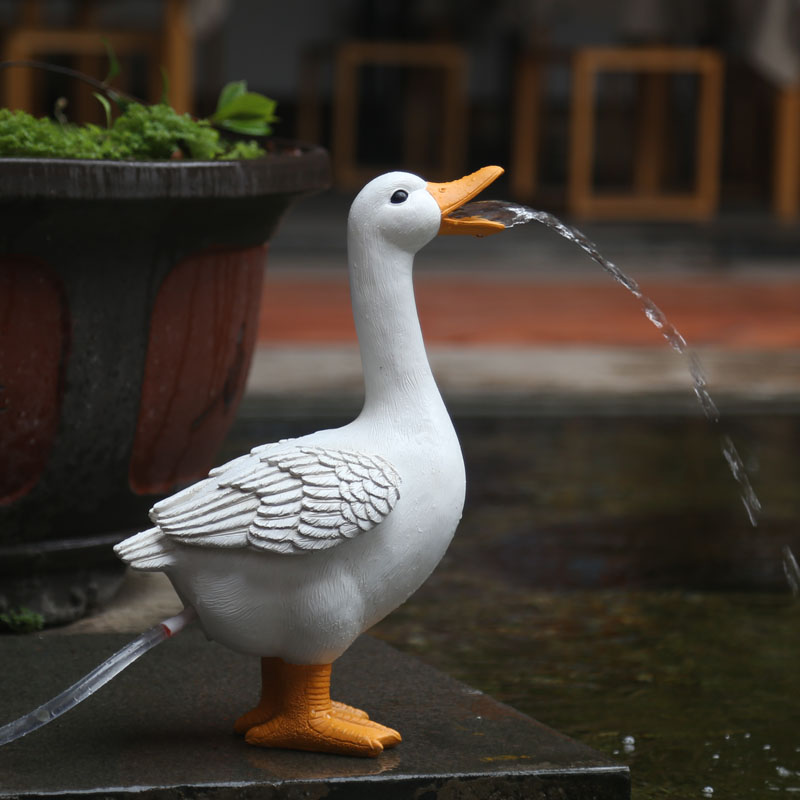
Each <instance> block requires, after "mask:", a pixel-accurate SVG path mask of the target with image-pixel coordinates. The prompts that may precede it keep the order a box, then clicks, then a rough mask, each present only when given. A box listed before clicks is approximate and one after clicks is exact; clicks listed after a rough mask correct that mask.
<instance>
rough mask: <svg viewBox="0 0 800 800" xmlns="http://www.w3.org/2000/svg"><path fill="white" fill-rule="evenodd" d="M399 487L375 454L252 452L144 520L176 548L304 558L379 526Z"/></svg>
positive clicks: (298, 450)
mask: <svg viewBox="0 0 800 800" xmlns="http://www.w3.org/2000/svg"><path fill="white" fill-rule="evenodd" d="M399 487H400V476H399V474H398V473H397V471H396V470H395V469H394V467H392V465H391V464H390V463H389V462H388V461H386V460H385V459H383V458H381V457H380V456H374V455H366V454H364V453H359V452H356V451H350V450H331V449H326V448H322V447H294V448H290V449H281V450H280V451H279V452H277V453H276V452H274V450H273V448H257V449H256V450H254V451H253V452H252V453H250V454H249V455H246V456H242V457H241V458H238V459H236V460H234V461H231V462H230V463H228V464H226V465H224V466H222V467H218V468H217V469H214V470H212V471H211V473H210V474H209V477H208V478H207V479H206V480H204V481H200V482H199V483H197V484H195V485H194V486H190V487H189V488H188V489H185V490H184V491H182V492H179V493H178V494H175V495H173V496H172V497H168V498H166V499H165V500H162V501H161V502H160V503H158V504H156V505H155V506H154V507H153V509H152V511H151V512H150V516H151V519H152V520H153V522H154V523H155V524H156V525H157V526H158V528H159V529H160V531H161V533H162V534H164V535H166V536H167V537H169V538H170V539H173V540H177V541H179V542H181V543H183V544H189V545H196V546H201V547H253V548H256V549H258V550H264V551H268V552H273V553H285V554H297V553H308V552H313V551H316V550H325V549H328V548H330V547H335V546H336V545H337V544H340V543H341V542H343V541H346V540H347V539H352V538H354V537H355V536H358V535H359V534H361V533H365V532H366V531H369V530H371V529H372V528H374V527H375V526H376V525H378V524H380V523H381V522H382V521H383V520H384V519H385V518H386V517H387V516H388V515H389V514H390V513H391V511H392V509H393V508H394V506H395V504H396V503H397V500H398V499H399V497H400V492H399Z"/></svg>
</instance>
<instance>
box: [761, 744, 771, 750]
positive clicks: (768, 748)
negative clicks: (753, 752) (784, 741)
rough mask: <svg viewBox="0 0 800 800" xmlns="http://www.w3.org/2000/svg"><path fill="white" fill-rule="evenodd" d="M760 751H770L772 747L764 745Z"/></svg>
mask: <svg viewBox="0 0 800 800" xmlns="http://www.w3.org/2000/svg"><path fill="white" fill-rule="evenodd" d="M761 749H762V750H772V745H771V744H765V745H764V746H763V747H762V748H761Z"/></svg>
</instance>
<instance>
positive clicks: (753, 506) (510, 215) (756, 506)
mask: <svg viewBox="0 0 800 800" xmlns="http://www.w3.org/2000/svg"><path fill="white" fill-rule="evenodd" d="M476 215H477V216H482V217H484V218H486V219H492V220H497V221H498V222H502V223H503V224H504V225H506V227H512V226H514V225H521V224H524V223H526V222H531V221H536V222H540V223H541V224H542V225H544V226H545V227H547V228H549V229H550V230H552V231H555V232H556V233H558V234H559V235H560V236H562V237H563V238H565V239H566V240H567V241H570V242H572V243H573V244H576V245H577V246H578V247H580V248H581V249H582V250H583V251H584V252H585V253H586V254H587V255H588V256H589V258H591V259H592V260H593V261H594V262H596V263H597V264H599V265H600V267H601V268H602V269H603V270H604V271H605V272H607V273H608V274H609V275H610V276H611V277H612V278H613V279H614V280H615V281H616V282H617V283H619V284H620V285H621V286H623V287H624V288H626V289H627V290H628V291H629V292H630V293H631V294H632V295H633V296H634V297H636V298H637V299H638V300H639V303H640V305H641V307H642V310H643V311H644V314H645V316H646V317H647V319H648V320H649V321H650V322H651V323H652V324H653V325H655V327H656V328H657V329H658V330H659V331H660V332H661V335H662V336H663V337H664V339H665V340H666V342H667V344H669V346H670V347H671V348H672V349H673V350H675V351H676V352H677V353H679V354H680V355H682V356H683V357H684V358H686V359H687V362H688V367H689V373H690V374H691V376H692V384H693V389H694V393H695V395H696V397H697V400H698V402H699V404H700V407H701V408H702V410H703V414H705V416H706V418H707V419H708V420H710V421H711V422H718V421H719V411H718V410H717V407H716V405H715V404H714V401H713V400H712V399H711V395H710V394H709V392H708V390H707V389H706V384H707V380H706V374H705V370H704V369H703V367H702V365H701V364H700V361H699V359H698V358H697V356H696V355H695V354H694V353H691V352H690V351H689V349H688V345H687V343H686V339H684V338H683V336H682V335H681V333H680V331H678V329H677V328H676V327H675V326H674V325H673V324H672V323H671V322H669V320H668V319H667V317H666V315H665V314H664V313H663V312H662V311H661V309H660V308H659V307H658V306H657V305H656V304H655V303H654V302H653V301H652V300H651V299H650V298H649V297H647V296H646V295H645V294H643V293H642V291H641V289H640V288H639V284H638V283H636V281H635V280H634V279H633V278H631V277H630V276H629V275H626V274H625V273H624V272H623V271H622V270H621V269H620V268H619V267H618V266H617V265H616V264H615V263H614V262H613V261H611V260H610V259H608V258H606V257H605V256H604V255H603V254H602V253H601V252H600V251H599V250H598V248H597V245H595V244H594V242H592V241H591V239H589V238H588V237H587V236H585V235H584V234H583V233H581V231H579V230H577V228H572V227H570V226H569V225H565V224H564V223H563V222H562V221H561V220H560V219H558V218H557V217H554V216H553V215H552V214H549V213H548V212H546V211H537V210H536V209H533V208H529V207H528V206H521V205H517V204H515V203H507V202H504V201H499V200H486V201H477V202H474V203H467V204H466V205H464V206H462V207H461V208H460V209H458V210H457V211H454V212H453V214H452V215H451V216H454V217H455V216H476ZM723 454H724V455H725V459H726V461H727V462H728V466H729V468H730V470H731V473H732V474H733V477H734V479H735V480H736V481H737V483H738V484H739V490H740V495H741V498H742V503H743V504H744V508H745V512H746V513H747V516H748V518H749V520H750V523H751V524H752V525H753V526H754V527H755V526H756V525H757V524H758V515H759V512H760V511H761V503H760V502H759V500H758V497H757V496H756V493H755V492H754V491H753V487H752V486H751V485H750V480H749V478H748V477H747V472H746V470H745V468H744V465H743V464H742V463H741V459H740V458H739V454H738V453H737V452H736V448H735V447H734V446H733V442H731V441H730V439H729V438H728V437H725V439H724V440H723ZM798 575H800V573H798ZM798 580H800V578H799V579H798Z"/></svg>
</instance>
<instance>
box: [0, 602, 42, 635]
mask: <svg viewBox="0 0 800 800" xmlns="http://www.w3.org/2000/svg"><path fill="white" fill-rule="evenodd" d="M42 628H44V617H43V616H42V615H41V614H39V613H37V612H36V611H31V609H29V608H25V607H22V608H11V609H9V610H8V611H6V612H5V613H2V614H0V631H10V632H11V633H35V632H36V631H40V630H42Z"/></svg>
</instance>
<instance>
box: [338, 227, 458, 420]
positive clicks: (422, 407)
mask: <svg viewBox="0 0 800 800" xmlns="http://www.w3.org/2000/svg"><path fill="white" fill-rule="evenodd" d="M380 244H381V246H380V247H378V246H375V245H376V243H373V246H372V247H370V246H369V243H362V242H355V243H354V242H353V241H352V240H351V242H350V243H349V250H350V287H351V296H352V302H353V316H354V318H355V324H356V332H357V333H358V341H359V347H360V349H361V362H362V366H363V370H364V388H365V400H364V411H363V414H366V415H373V414H374V415H378V416H381V417H383V416H387V415H388V416H390V417H392V418H394V419H397V418H399V417H406V416H409V417H413V416H415V415H416V416H418V417H419V418H423V417H425V416H427V415H428V414H429V412H430V411H431V410H432V408H435V409H439V408H442V409H443V404H442V400H441V397H440V395H439V390H438V389H437V387H436V383H435V381H434V379H433V374H432V372H431V368H430V365H429V363H428V357H427V354H426V352H425V345H424V342H423V340H422V331H421V330H420V326H419V318H418V316H417V308H416V303H415V300H414V286H413V282H412V266H413V261H414V257H413V255H411V254H409V253H407V252H405V251H403V250H401V249H399V248H394V247H392V246H391V245H387V243H386V242H381V243H380ZM380 261H382V262H383V263H379V262H380Z"/></svg>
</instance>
